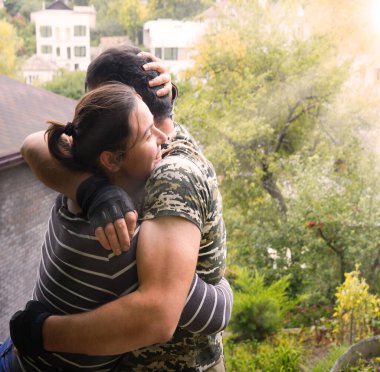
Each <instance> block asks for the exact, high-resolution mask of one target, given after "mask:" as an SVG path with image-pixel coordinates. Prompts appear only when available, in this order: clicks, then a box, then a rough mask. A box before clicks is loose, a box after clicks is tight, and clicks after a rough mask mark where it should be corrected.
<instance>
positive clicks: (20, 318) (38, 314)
mask: <svg viewBox="0 0 380 372" xmlns="http://www.w3.org/2000/svg"><path fill="white" fill-rule="evenodd" d="M50 315H51V314H50V313H49V312H48V311H47V309H46V308H45V306H44V305H42V304H41V303H40V302H38V301H29V302H28V303H27V304H26V307H25V310H22V311H21V310H20V311H17V312H16V313H15V314H14V315H13V316H12V319H11V320H10V322H9V329H10V334H11V338H12V341H13V344H14V345H15V347H16V349H17V351H18V352H19V353H20V354H22V355H29V356H33V355H39V354H41V353H42V352H44V351H45V350H44V349H43V338H42V326H43V324H44V321H45V320H46V318H47V317H49V316H50Z"/></svg>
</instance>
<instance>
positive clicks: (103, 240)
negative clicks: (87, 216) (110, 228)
mask: <svg viewBox="0 0 380 372" xmlns="http://www.w3.org/2000/svg"><path fill="white" fill-rule="evenodd" d="M95 236H96V239H98V241H99V243H100V244H101V245H102V247H103V248H105V249H107V250H108V251H110V250H111V246H110V243H109V241H108V239H107V237H106V234H105V232H104V230H103V227H97V228H96V229H95Z"/></svg>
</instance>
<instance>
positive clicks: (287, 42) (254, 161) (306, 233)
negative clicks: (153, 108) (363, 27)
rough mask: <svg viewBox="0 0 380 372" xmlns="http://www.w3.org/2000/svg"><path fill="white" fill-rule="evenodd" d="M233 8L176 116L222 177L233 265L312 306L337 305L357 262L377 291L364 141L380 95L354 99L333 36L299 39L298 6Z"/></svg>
mask: <svg viewBox="0 0 380 372" xmlns="http://www.w3.org/2000/svg"><path fill="white" fill-rule="evenodd" d="M234 3H235V9H234V12H233V14H234V15H233V16H231V15H230V17H228V18H226V19H221V20H220V23H219V25H218V28H217V29H215V30H213V29H211V30H210V32H209V36H208V37H207V38H206V39H205V41H204V43H203V44H202V45H201V46H200V49H199V54H198V56H197V63H196V66H195V68H194V69H193V70H192V71H190V72H189V77H190V76H191V83H189V82H187V83H183V85H182V86H181V88H182V87H184V88H185V89H183V92H182V94H181V98H180V100H179V102H178V105H177V106H178V109H177V111H176V112H177V113H176V115H177V116H176V120H178V121H180V122H183V123H186V124H187V125H188V126H189V127H190V131H191V133H192V134H193V135H194V136H195V137H196V138H197V139H198V140H200V142H201V143H202V145H203V146H204V148H205V152H206V154H207V156H208V157H209V159H210V160H211V161H212V162H213V164H214V166H215V168H216V170H217V173H218V174H219V176H220V185H221V190H222V194H223V198H224V207H225V208H224V211H225V212H224V216H225V221H226V225H227V230H228V232H229V235H228V237H229V241H228V245H229V260H230V262H233V263H236V264H239V265H241V266H246V267H247V268H249V269H250V270H254V269H260V271H262V270H263V271H265V275H266V280H267V281H268V282H271V281H275V280H278V279H279V278H281V277H283V276H286V275H288V274H291V276H290V279H289V283H290V285H289V292H290V294H291V296H294V297H297V296H298V295H299V294H301V293H302V294H306V295H305V296H304V297H305V298H304V303H305V304H313V303H314V304H315V303H317V304H327V303H329V302H330V303H331V302H332V301H333V299H334V294H335V288H336V286H337V285H339V284H340V283H341V282H342V278H343V274H344V272H347V271H350V270H352V269H353V268H354V266H355V263H361V265H364V266H361V267H362V268H363V272H364V273H365V276H366V279H367V280H368V283H369V284H370V285H371V286H372V285H373V286H374V287H373V288H374V289H377V288H378V285H379V284H378V283H380V281H379V280H378V278H379V262H380V257H379V254H380V251H379V249H378V248H379V245H378V242H379V241H380V236H379V234H380V230H379V229H378V220H379V211H380V205H379V203H380V200H379V198H378V197H377V195H379V192H380V182H379V181H380V179H379V176H378V175H379V172H378V171H377V169H378V167H377V165H376V157H375V156H374V155H373V154H371V152H370V151H369V149H368V148H367V149H365V148H363V139H362V138H361V133H363V130H364V131H366V130H369V129H370V128H371V127H375V126H376V125H378V114H376V113H375V112H371V111H374V110H373V109H371V106H372V107H373V108H377V107H379V104H378V103H379V100H378V97H376V96H375V95H373V94H368V92H366V94H365V95H363V99H362V100H361V98H360V97H361V96H360V93H359V92H358V91H357V90H355V92H354V93H355V94H352V95H350V94H349V93H350V92H349V90H347V89H346V86H345V85H343V83H344V81H345V79H346V77H347V71H348V67H349V66H347V65H342V64H341V63H338V62H337V60H336V55H335V53H336V48H335V47H334V46H333V45H332V43H331V42H330V40H329V38H328V37H327V36H321V35H310V36H309V37H308V38H307V39H305V38H304V37H303V34H302V32H301V33H299V31H298V30H299V29H302V28H301V27H299V24H297V22H296V21H295V18H294V14H295V11H294V7H293V6H292V2H291V1H284V2H267V6H266V7H261V6H259V4H258V3H259V2H258V1H245V0H243V1H236V2H234ZM289 4H290V5H289ZM189 85H190V88H189V87H188V86H189ZM345 89H346V90H345ZM194 91H195V92H196V93H195V94H194V93H193V92H194ZM369 96H370V97H373V98H374V99H373V101H371V103H369V102H368V101H369ZM375 98H376V99H375ZM365 100H367V103H366V102H365ZM216 138H217V140H215V139H216ZM310 222H314V225H313V227H311V226H310ZM376 283H377V284H376Z"/></svg>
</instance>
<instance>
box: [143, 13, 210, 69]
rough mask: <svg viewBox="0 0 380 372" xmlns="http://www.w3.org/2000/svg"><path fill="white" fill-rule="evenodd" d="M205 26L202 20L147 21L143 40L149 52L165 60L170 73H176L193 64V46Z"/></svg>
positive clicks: (198, 39) (201, 34)
mask: <svg viewBox="0 0 380 372" xmlns="http://www.w3.org/2000/svg"><path fill="white" fill-rule="evenodd" d="M206 27H207V23H206V22H203V21H177V20H173V19H158V20H155V21H148V22H146V23H145V24H144V34H143V42H144V45H145V47H146V48H148V49H149V52H151V53H153V54H154V55H156V56H157V57H159V58H161V59H163V60H165V61H166V63H167V65H168V67H169V70H170V72H171V73H173V74H178V73H180V72H181V71H183V70H185V69H187V68H189V67H191V66H192V65H193V64H194V60H193V58H192V57H193V55H194V48H195V46H196V44H197V43H198V42H199V41H200V39H201V37H202V36H203V34H204V32H205V30H206Z"/></svg>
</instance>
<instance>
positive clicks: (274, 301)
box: [230, 268, 296, 340]
mask: <svg viewBox="0 0 380 372" xmlns="http://www.w3.org/2000/svg"><path fill="white" fill-rule="evenodd" d="M233 270H235V275H236V276H235V280H234V283H233V284H234V285H235V288H236V290H235V292H234V309H233V313H232V319H231V322H230V329H231V330H232V331H233V332H234V336H235V338H236V339H239V340H252V339H256V340H263V339H265V338H266V337H267V336H269V335H272V334H274V333H275V332H276V331H278V330H279V329H280V327H281V326H282V323H283V321H284V317H285V314H286V313H287V311H289V310H290V309H291V308H294V306H295V304H296V301H294V300H293V301H291V300H289V299H288V297H287V293H286V291H287V288H288V286H289V277H288V276H286V277H283V278H281V279H280V280H278V281H276V282H273V283H272V284H270V285H269V286H266V285H265V282H264V276H263V275H260V274H259V273H258V272H257V271H255V272H254V274H253V275H252V274H250V273H249V272H248V270H246V269H241V268H235V269H233Z"/></svg>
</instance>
